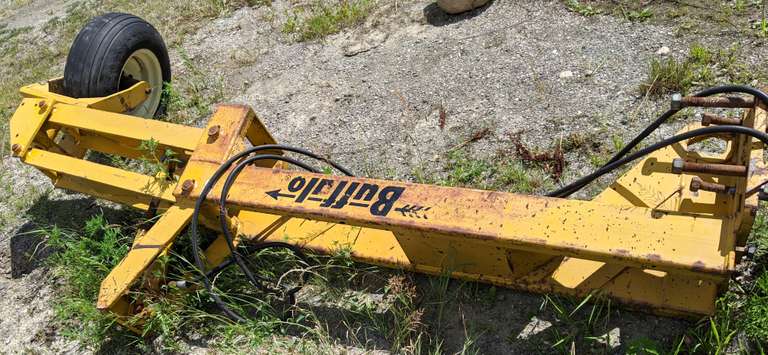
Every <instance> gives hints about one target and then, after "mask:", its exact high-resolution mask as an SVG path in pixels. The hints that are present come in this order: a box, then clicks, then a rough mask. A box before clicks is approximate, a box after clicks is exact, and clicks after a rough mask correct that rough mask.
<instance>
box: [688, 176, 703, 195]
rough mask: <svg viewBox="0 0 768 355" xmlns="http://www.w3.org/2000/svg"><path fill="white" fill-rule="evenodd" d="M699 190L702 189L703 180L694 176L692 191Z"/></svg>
mask: <svg viewBox="0 0 768 355" xmlns="http://www.w3.org/2000/svg"><path fill="white" fill-rule="evenodd" d="M699 189H701V179H699V177H697V176H694V177H693V179H691V186H690V190H691V191H693V192H696V191H699Z"/></svg>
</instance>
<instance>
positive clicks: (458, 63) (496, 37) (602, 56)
mask: <svg viewBox="0 0 768 355" xmlns="http://www.w3.org/2000/svg"><path fill="white" fill-rule="evenodd" d="M288 3H289V2H288V1H275V2H274V4H273V6H272V8H271V9H270V8H243V9H240V10H238V11H237V12H235V13H234V14H232V15H231V16H229V17H226V18H221V19H217V20H214V21H212V22H211V23H209V24H207V25H206V26H205V27H204V28H202V29H201V30H199V31H198V32H197V33H196V34H194V35H190V36H188V38H187V39H186V40H185V41H184V50H185V51H186V53H187V54H188V55H189V56H190V58H191V59H192V61H193V62H195V63H197V64H198V65H199V66H200V67H201V68H204V70H205V71H206V72H207V73H208V74H209V75H211V76H212V78H213V79H216V78H219V79H220V80H222V81H223V82H224V83H225V84H226V90H227V92H228V93H229V95H230V97H231V99H230V100H228V101H229V102H235V103H244V104H248V105H251V106H252V107H253V108H254V110H255V111H256V112H257V114H258V115H259V117H260V118H261V120H262V121H264V123H265V124H266V126H267V127H268V128H269V130H270V131H271V132H272V134H273V135H274V136H275V137H276V138H277V139H278V141H280V142H283V143H288V144H293V145H298V146H302V147H305V148H307V149H310V150H313V151H315V152H318V153H321V154H324V155H327V156H329V157H332V158H333V159H334V160H336V161H338V162H340V163H342V164H343V165H346V166H348V167H350V168H351V169H352V170H353V171H356V172H358V173H359V174H360V175H367V176H372V177H385V178H398V179H409V178H411V177H412V175H413V173H414V171H415V170H416V169H422V170H423V171H425V172H427V173H431V174H441V173H442V170H441V169H442V166H443V164H444V160H445V154H444V153H445V152H446V151H448V150H450V149H451V148H452V147H454V146H456V145H457V144H459V143H461V142H463V141H464V140H466V139H467V138H469V137H471V136H472V134H473V133H474V132H476V131H478V130H480V129H483V128H489V129H490V130H491V132H492V134H491V135H490V136H489V137H488V138H486V139H482V140H480V141H478V142H475V143H472V144H471V145H469V149H470V151H471V153H472V154H473V155H474V156H477V157H480V158H490V157H493V156H494V155H495V154H496V153H497V152H498V151H500V150H502V149H504V148H508V147H509V146H510V142H509V136H510V135H511V134H516V133H520V134H521V138H522V140H523V142H524V143H526V144H528V145H530V146H535V147H549V146H553V145H555V144H557V143H558V142H559V141H560V140H561V139H563V138H565V137H567V136H568V135H570V134H573V133H584V134H589V133H595V132H598V133H599V134H600V137H601V139H603V140H604V141H605V142H607V144H610V143H609V142H610V139H611V137H610V136H609V134H610V135H616V136H620V137H623V138H624V140H625V141H628V140H629V139H628V138H629V137H631V136H632V135H633V134H634V133H635V132H638V131H639V130H640V129H641V127H643V126H645V125H646V124H647V123H648V122H650V121H651V120H652V119H653V117H654V115H655V114H657V113H659V112H661V111H663V110H665V109H666V106H667V103H666V102H664V101H658V102H656V101H653V100H644V99H643V97H642V95H641V94H640V93H638V90H637V87H638V85H639V84H640V82H641V81H643V80H644V79H645V78H646V77H647V67H648V62H649V59H650V58H652V57H654V56H659V55H660V54H657V51H660V48H662V49H663V48H667V49H668V51H664V52H665V53H663V54H664V55H666V56H679V55H681V53H685V52H686V51H687V48H688V47H689V45H690V43H692V42H693V40H694V39H693V38H687V37H676V36H675V35H674V33H675V29H674V28H672V27H667V26H663V25H650V24H638V23H631V22H628V21H625V20H623V19H619V18H614V17H610V16H592V17H584V16H580V15H578V14H575V13H572V12H569V11H567V9H566V8H565V7H564V6H563V5H562V3H561V2H558V1H526V2H517V1H495V2H492V3H491V4H490V5H489V6H487V7H483V8H481V9H478V10H475V11H472V12H469V13H466V14H462V15H459V16H452V17H449V16H447V15H445V14H443V13H441V12H439V10H438V9H437V8H436V6H435V5H434V4H433V3H432V2H431V1H412V2H406V3H403V2H393V3H389V2H387V3H388V4H386V5H384V6H383V7H382V8H380V9H379V10H377V13H376V14H374V15H373V16H371V17H370V19H369V20H368V22H366V23H365V24H364V25H363V26H360V27H359V28H356V29H353V30H349V31H346V32H343V33H340V34H337V35H333V36H330V37H328V38H326V39H325V40H324V41H322V42H313V43H294V42H292V41H290V39H288V38H287V36H286V35H285V34H283V33H281V31H280V21H281V19H283V18H284V17H285V16H286V9H287V8H288V6H289V4H288ZM25 13H26V12H25ZM25 16H27V15H25ZM3 21H4V22H6V23H17V22H19V20H18V19H11V20H10V21H7V20H3ZM696 40H697V41H704V42H707V43H714V44H722V45H723V46H725V45H727V41H728V40H729V39H728V38H715V37H711V38H696ZM758 50H759V52H756V53H755V54H754V56H756V57H757V58H760V57H762V56H764V54H763V52H764V51H765V50H764V49H758ZM173 61H174V69H175V70H176V74H175V75H176V76H177V77H179V76H181V75H184V70H183V69H180V67H181V66H180V65H179V63H180V61H181V59H180V57H179V55H178V54H174V59H173ZM440 107H443V108H444V109H445V111H446V114H447V115H446V116H447V119H446V123H445V127H444V128H443V129H441V128H440V127H439V126H440V119H439V110H440ZM196 124H197V125H202V124H204V119H203V120H200V121H198V122H196ZM680 124H682V123H677V124H671V125H667V126H665V127H664V128H663V129H662V130H661V131H660V133H659V135H668V134H669V133H671V132H673V131H674V130H675V129H676V128H677V127H679V125H680ZM606 132H607V133H606ZM567 157H568V161H569V166H568V169H569V172H568V175H567V176H577V175H580V174H583V173H586V172H587V171H589V170H590V169H591V168H592V167H591V165H590V163H589V159H588V157H586V156H583V155H578V154H575V153H574V154H569V155H568V156H567ZM4 164H5V163H4ZM13 164H18V163H13ZM14 169H22V168H20V167H19V166H18V165H16V166H15V167H14ZM31 180H32V181H44V180H45V179H44V177H42V176H41V175H37V176H35V177H34V178H32V179H31ZM36 186H37V185H36ZM53 198H54V199H55V198H57V197H53ZM20 224H21V223H17V225H14V226H6V227H5V230H4V231H1V233H2V234H0V241H3V243H0V248H7V246H8V245H9V244H10V243H9V242H8V240H9V236H10V235H13V234H14V233H15V231H17V230H18V228H19V225H20ZM8 257H9V253H8V252H0V261H2V262H3V263H6V264H7V260H8V259H7V258H8ZM3 263H0V265H2V264H3ZM48 278H49V275H48V274H47V272H46V271H45V270H44V268H37V269H34V270H33V271H32V273H31V274H29V275H26V276H24V277H21V278H17V279H11V278H10V277H9V275H8V274H7V273H6V272H5V270H4V271H3V274H2V275H0V294H2V295H3V297H0V314H2V315H3V317H0V318H4V319H0V334H3V335H7V336H4V337H3V338H4V339H2V340H0V341H2V342H3V343H2V344H0V345H1V346H2V347H3V348H5V350H6V351H9V352H22V351H25V350H26V349H28V348H32V349H37V350H40V349H45V348H47V347H54V348H53V349H57V350H54V351H56V352H58V351H72V350H73V349H75V348H73V346H74V345H72V344H71V343H68V342H66V341H64V340H62V339H61V338H60V337H58V336H51V337H46V336H43V335H45V334H47V333H46V331H47V330H48V329H49V327H50V326H49V324H50V320H51V316H52V311H51V307H50V305H49V302H50V300H51V297H52V294H51V292H52V288H51V287H52V282H51V281H48V280H47V279H48ZM498 294H499V297H501V299H502V300H503V302H495V303H494V305H492V306H490V307H488V306H481V305H476V304H460V303H459V304H454V303H452V304H449V305H447V309H449V311H448V313H453V314H458V313H463V314H466V316H467V321H472V322H476V323H477V324H481V325H483V327H484V328H483V329H486V330H485V331H484V332H483V333H482V334H483V336H482V337H481V339H480V340H479V342H478V346H479V348H480V352H481V353H510V352H519V353H526V352H533V351H543V350H541V349H537V348H536V347H537V346H543V345H541V344H543V343H541V342H536V341H532V342H531V341H529V342H521V341H514V339H515V338H517V337H522V336H524V337H528V338H535V337H539V336H541V335H542V334H546V331H544V330H542V331H541V332H535V331H532V329H538V328H537V327H540V326H541V324H546V323H549V322H554V320H553V319H551V318H550V319H539V318H532V317H534V315H535V314H536V310H537V309H538V307H539V306H540V304H541V297H540V296H537V295H532V294H528V293H525V292H516V291H511V290H499V291H498ZM536 317H541V315H536ZM532 319H535V320H536V322H537V323H536V324H533V325H532ZM446 322H447V324H448V325H447V326H446V327H445V329H444V330H442V332H443V334H442V335H443V336H444V337H445V339H446V343H445V344H444V348H445V349H446V350H453V349H460V348H461V345H462V344H461V342H462V341H463V340H462V339H463V331H464V330H463V328H462V323H461V320H459V319H450V320H448V321H446ZM688 326H689V324H687V323H685V322H682V321H677V320H672V319H668V318H662V317H655V316H651V315H647V314H640V313H634V312H628V311H623V312H622V313H621V317H614V319H612V320H611V327H610V329H614V328H616V329H618V330H612V331H611V332H612V334H620V335H619V337H620V340H619V343H618V344H617V343H616V342H615V340H614V339H608V340H606V341H608V342H609V343H610V344H611V346H612V347H613V348H615V350H616V351H623V350H625V349H626V345H627V343H628V342H629V341H631V340H632V339H637V338H641V337H645V338H649V339H654V340H658V341H660V342H662V343H668V342H669V341H671V340H672V339H674V338H675V337H676V336H678V335H679V334H681V333H682V332H684V331H685V330H686V329H687V327H688ZM41 334H42V335H41ZM523 334H524V335H523ZM509 339H512V340H511V341H510V340H509Z"/></svg>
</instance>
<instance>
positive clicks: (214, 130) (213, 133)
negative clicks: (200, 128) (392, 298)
mask: <svg viewBox="0 0 768 355" xmlns="http://www.w3.org/2000/svg"><path fill="white" fill-rule="evenodd" d="M219 132H221V126H219V125H215V126H211V128H208V137H218V136H219Z"/></svg>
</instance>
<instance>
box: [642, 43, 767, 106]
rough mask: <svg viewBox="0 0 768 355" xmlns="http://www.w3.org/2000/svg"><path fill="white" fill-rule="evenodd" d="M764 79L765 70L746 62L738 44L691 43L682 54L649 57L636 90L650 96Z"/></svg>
mask: <svg viewBox="0 0 768 355" xmlns="http://www.w3.org/2000/svg"><path fill="white" fill-rule="evenodd" d="M766 79H768V71H766V70H765V69H764V68H762V67H761V66H759V65H754V64H750V63H747V62H746V61H745V60H744V50H743V48H742V47H741V46H740V45H738V44H734V45H732V46H731V47H729V48H723V49H719V50H713V49H710V48H708V47H706V46H704V45H701V44H698V43H694V44H692V45H691V47H690V49H689V51H688V55H687V56H686V57H684V58H680V59H677V58H674V57H670V58H666V59H659V58H655V57H654V58H651V59H650V64H649V74H648V78H647V79H646V80H645V81H643V82H642V83H641V84H640V86H639V91H640V93H642V94H646V93H647V94H649V95H651V96H662V95H667V94H670V93H673V92H680V93H683V94H687V93H689V92H690V91H691V90H692V89H695V88H703V87H709V86H713V85H717V84H725V83H728V84H744V85H751V84H753V82H754V81H764V80H766Z"/></svg>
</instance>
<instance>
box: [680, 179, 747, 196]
mask: <svg viewBox="0 0 768 355" xmlns="http://www.w3.org/2000/svg"><path fill="white" fill-rule="evenodd" d="M690 189H691V191H693V192H697V191H699V190H702V191H710V192H716V193H724V194H728V195H735V194H736V187H734V186H726V185H723V184H717V183H714V182H706V181H704V180H701V178H699V177H698V176H694V177H693V179H691V185H690Z"/></svg>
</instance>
